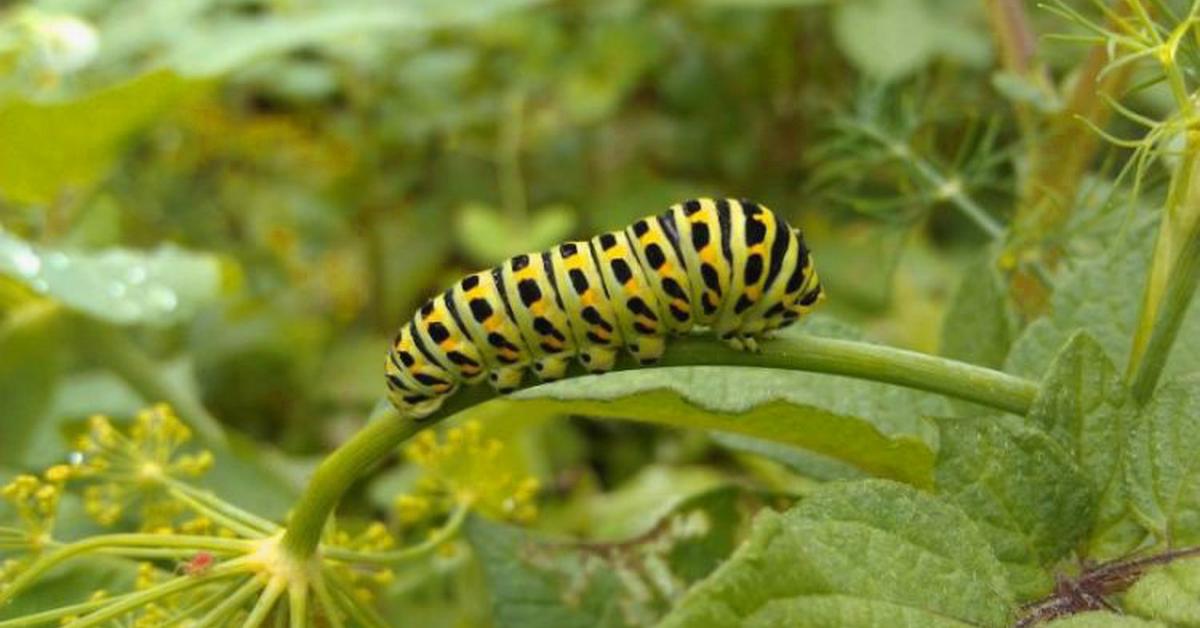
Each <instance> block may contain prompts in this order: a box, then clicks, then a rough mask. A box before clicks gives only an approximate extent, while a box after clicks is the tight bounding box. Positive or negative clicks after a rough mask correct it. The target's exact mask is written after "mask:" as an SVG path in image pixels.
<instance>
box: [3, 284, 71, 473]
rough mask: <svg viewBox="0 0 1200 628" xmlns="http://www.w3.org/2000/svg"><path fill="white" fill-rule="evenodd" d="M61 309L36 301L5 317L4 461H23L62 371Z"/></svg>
mask: <svg viewBox="0 0 1200 628" xmlns="http://www.w3.org/2000/svg"><path fill="white" fill-rule="evenodd" d="M59 314H60V310H59V309H58V308H57V307H55V306H54V304H53V303H49V302H47V301H41V300H38V301H31V302H28V303H26V304H25V305H22V306H19V307H18V308H16V309H14V310H12V311H10V312H8V313H7V315H6V316H5V317H4V318H3V319H0V434H2V436H0V465H8V466H12V467H14V468H18V467H21V466H22V465H23V464H25V463H26V461H27V455H28V453H29V447H30V444H31V442H32V440H33V439H34V437H35V435H36V434H37V432H38V428H39V425H40V424H41V423H42V422H43V421H44V419H45V417H46V414H47V412H48V411H49V409H50V404H51V401H52V400H53V398H54V389H55V387H56V386H57V384H58V381H59V377H60V375H61V374H62V366H63V360H62V357H63V352H62V349H63V343H62V340H61V339H62V328H61V324H62V321H61V320H60V315H59Z"/></svg>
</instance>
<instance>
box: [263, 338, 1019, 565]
mask: <svg viewBox="0 0 1200 628" xmlns="http://www.w3.org/2000/svg"><path fill="white" fill-rule="evenodd" d="M762 348H763V350H762V351H761V352H760V353H750V352H746V351H736V350H734V349H731V348H729V347H728V346H726V345H725V344H723V343H721V342H719V341H717V340H715V339H713V338H711V337H707V336H689V337H684V338H679V339H676V340H675V341H674V342H673V343H672V345H671V348H670V349H669V350H668V351H667V355H666V356H664V357H663V360H662V362H660V364H659V365H658V366H657V367H656V368H673V367H688V366H740V367H753V368H773V369H783V370H793V371H810V372H816V373H827V374H831V375H845V376H849V377H854V378H858V379H868V380H873V381H878V382H885V383H889V384H896V385H899V386H905V387H907V388H916V389H919V390H926V391H930V392H935V393H940V394H943V395H948V396H951V397H955V398H958V399H964V400H967V401H972V402H975V403H978V404H981V405H985V406H988V407H992V408H997V409H999V410H1004V411H1007V412H1014V413H1017V414H1025V413H1026V412H1027V411H1028V410H1029V407H1030V406H1031V405H1032V404H1033V398H1034V396H1035V395H1036V394H1037V390H1038V387H1037V384H1035V383H1034V382H1031V381H1029V380H1025V379H1022V378H1019V377H1014V376H1012V375H1008V374H1006V373H1001V372H999V371H994V370H991V369H987V368H983V367H979V366H974V365H971V364H966V363H963V362H957V361H955V360H948V359H945V358H940V357H936V356H931V355H926V354H923V353H917V352H914V351H905V350H903V349H895V348H892V347H887V346H883V345H875V344H870V343H865V342H853V341H848V340H834V339H830V338H818V337H815V336H788V337H786V338H777V339H774V340H768V341H765V342H763V345H762ZM617 368H618V370H626V369H630V368H639V367H637V366H634V365H630V364H628V363H623V364H621V365H618V367H617ZM640 368H646V367H640ZM550 385H553V384H550ZM495 396H496V393H495V391H493V390H492V389H491V388H489V387H486V386H474V387H470V388H466V389H464V390H462V391H460V392H458V393H457V394H455V395H452V396H451V397H450V398H449V399H447V400H446V403H445V404H443V405H442V407H441V408H440V409H439V410H438V411H437V412H435V413H434V414H433V415H431V416H429V417H426V418H423V419H413V418H411V417H406V416H400V415H399V414H398V413H397V412H396V411H395V410H394V409H392V408H391V407H390V406H388V405H387V404H386V403H381V404H380V405H379V406H377V407H376V409H375V411H374V412H373V413H372V416H371V419H370V420H369V421H368V423H367V425H366V426H365V427H364V428H363V429H362V430H360V431H359V432H358V433H357V434H355V435H354V437H353V438H351V439H350V440H349V441H347V442H346V443H345V444H344V445H342V446H341V447H340V448H339V449H338V450H337V451H335V452H333V454H331V455H330V456H329V457H327V458H326V459H325V460H324V461H323V462H322V463H321V465H320V466H319V467H318V468H317V470H316V473H314V474H313V477H312V480H311V481H310V482H309V485H308V488H307V489H306V490H305V491H304V494H303V495H301V496H300V501H299V502H297V504H296V507H295V509H294V510H293V511H292V518H291V521H290V523H289V525H288V529H287V532H286V533H285V535H284V538H283V543H282V545H283V547H284V549H285V550H286V551H288V552H290V553H291V554H292V556H293V557H294V558H295V559H297V560H299V561H302V562H303V561H307V560H308V558H309V557H311V556H312V555H313V553H314V552H316V550H317V545H318V543H319V542H320V538H321V532H322V530H323V529H324V527H325V522H326V519H327V518H328V517H329V515H330V513H331V512H333V508H334V506H336V505H337V502H338V500H340V499H341V496H342V494H343V493H344V492H345V491H346V490H347V489H348V488H349V487H350V485H351V484H353V483H354V482H355V481H356V480H357V478H359V477H361V476H362V475H363V473H364V472H365V471H366V470H367V469H369V468H370V467H372V466H374V465H375V464H377V463H378V462H379V461H380V460H382V459H383V458H385V457H387V455H388V454H390V453H391V452H392V451H393V450H394V449H395V448H396V446H397V445H399V444H400V443H401V442H403V441H404V440H405V439H407V438H409V437H411V436H412V435H413V434H416V433H417V432H419V431H421V430H423V429H425V428H426V427H429V426H431V425H433V424H435V423H438V422H439V421H442V420H444V419H446V418H448V417H450V416H453V415H454V414H457V413H458V412H460V411H462V410H464V409H466V408H469V407H471V406H475V405H478V404H480V403H483V402H485V401H487V400H489V399H492V398H493V397H495Z"/></svg>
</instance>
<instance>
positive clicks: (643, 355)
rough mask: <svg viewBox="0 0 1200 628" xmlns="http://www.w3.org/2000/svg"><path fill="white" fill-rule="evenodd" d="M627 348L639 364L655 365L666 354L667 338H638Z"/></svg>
mask: <svg viewBox="0 0 1200 628" xmlns="http://www.w3.org/2000/svg"><path fill="white" fill-rule="evenodd" d="M626 346H627V347H628V348H629V353H630V354H632V355H633V358H634V359H635V360H637V361H638V364H642V365H646V364H654V363H655V362H658V361H659V360H660V359H661V358H662V357H663V353H666V350H667V339H666V337H665V336H638V337H637V340H635V341H634V342H631V343H629V344H628V345H626Z"/></svg>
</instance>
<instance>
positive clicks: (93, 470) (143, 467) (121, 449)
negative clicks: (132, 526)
mask: <svg viewBox="0 0 1200 628" xmlns="http://www.w3.org/2000/svg"><path fill="white" fill-rule="evenodd" d="M191 437H192V432H191V430H190V429H188V427H187V426H186V425H184V424H183V422H182V421H180V420H179V417H178V416H176V415H175V412H174V411H173V410H172V409H171V407H170V406H168V405H166V404H158V405H156V406H154V407H152V408H149V409H146V410H143V411H141V412H139V413H138V414H137V416H136V417H135V418H134V422H133V424H132V425H131V426H130V428H129V430H128V434H125V433H122V432H121V430H119V429H117V428H116V427H114V426H113V424H112V422H111V421H109V419H108V418H107V417H104V416H94V417H92V418H91V420H90V421H89V429H88V433H87V434H86V435H85V436H83V437H82V438H81V439H80V442H79V449H80V450H81V451H82V452H83V453H84V456H85V457H84V460H83V461H82V462H81V464H80V466H79V469H80V474H81V475H83V476H85V477H88V478H89V479H92V480H94V481H95V483H94V484H92V485H90V486H88V487H87V488H86V489H85V490H84V492H83V503H84V509H85V511H86V512H87V513H88V515H89V516H91V517H92V518H93V519H95V520H96V521H97V522H98V523H100V524H102V525H112V524H114V523H116V522H117V521H118V520H119V519H120V518H121V517H122V516H123V515H124V514H125V513H126V512H127V511H128V510H130V509H132V508H134V507H136V508H137V516H138V518H139V520H140V522H141V528H142V529H143V530H158V529H169V528H170V527H171V525H172V523H173V522H174V521H175V519H176V518H178V516H179V515H180V514H182V513H183V512H184V510H185V505H184V504H183V503H182V502H180V501H179V500H178V499H177V498H175V497H174V496H172V495H171V494H170V492H169V490H168V489H169V487H170V486H171V484H172V483H174V482H175V481H176V480H177V479H182V478H194V477H198V476H200V475H202V474H203V473H204V472H205V471H207V470H208V469H209V468H210V467H211V466H212V463H213V456H212V453H211V452H209V451H200V452H197V453H189V454H180V453H178V452H179V449H180V448H181V447H182V446H183V445H184V444H186V443H187V442H188V441H189V440H191Z"/></svg>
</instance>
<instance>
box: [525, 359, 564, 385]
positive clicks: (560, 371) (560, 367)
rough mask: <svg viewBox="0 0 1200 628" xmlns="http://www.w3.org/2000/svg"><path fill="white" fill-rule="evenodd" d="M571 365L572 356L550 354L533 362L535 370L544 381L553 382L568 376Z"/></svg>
mask: <svg viewBox="0 0 1200 628" xmlns="http://www.w3.org/2000/svg"><path fill="white" fill-rule="evenodd" d="M570 365H571V358H570V356H567V355H549V356H546V357H544V358H542V359H540V360H537V361H536V362H534V363H533V372H534V373H535V374H537V376H538V379H540V380H542V381H543V382H553V381H556V380H560V379H562V378H564V377H566V376H567V367H568V366H570Z"/></svg>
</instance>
